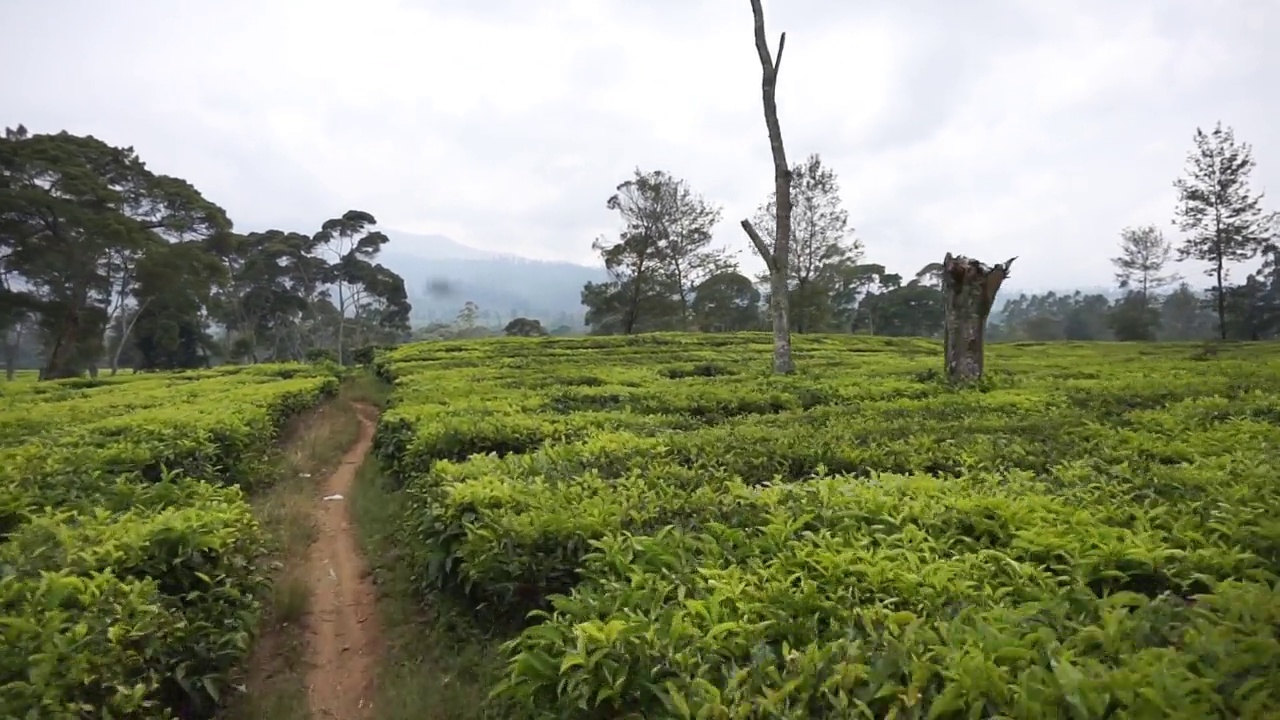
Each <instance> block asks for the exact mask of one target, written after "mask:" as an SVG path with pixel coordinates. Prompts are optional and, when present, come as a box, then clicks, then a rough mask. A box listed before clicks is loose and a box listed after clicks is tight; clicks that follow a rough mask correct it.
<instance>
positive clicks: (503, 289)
mask: <svg viewBox="0 0 1280 720" xmlns="http://www.w3.org/2000/svg"><path fill="white" fill-rule="evenodd" d="M387 236H388V237H390V238H391V242H390V243H388V244H387V246H386V249H385V250H383V252H382V254H381V255H380V256H379V262H381V263H382V264H383V265H386V266H387V267H389V268H391V269H392V270H393V271H395V272H396V273H397V274H399V275H400V276H401V277H403V278H404V282H405V287H406V289H407V290H408V292H409V301H410V302H411V303H413V315H412V321H413V324H414V325H425V324H427V323H430V322H436V321H442V322H448V321H451V320H453V319H454V317H456V316H457V313H458V310H459V309H460V308H461V307H462V306H463V304H465V303H466V302H467V301H468V300H470V301H472V302H474V303H476V305H478V306H479V307H480V311H481V322H483V323H484V324H486V325H497V324H502V323H504V322H506V321H507V320H510V319H511V318H512V317H517V316H524V317H531V318H536V319H538V320H541V321H542V322H543V324H544V325H548V326H554V325H570V326H572V327H575V328H577V327H581V326H582V316H583V313H584V312H585V308H583V307H582V303H581V300H580V298H581V292H582V286H583V285H585V284H586V283H588V282H593V281H594V282H598V281H600V280H603V279H604V278H605V272H604V269H603V268H598V267H588V266H585V265H577V264H575V263H568V262H548V261H542V260H533V259H530V258H525V257H521V256H518V255H510V254H499V253H488V252H485V251H483V250H477V249H475V248H471V247H468V246H466V245H463V244H461V243H458V242H456V241H454V240H451V239H449V238H447V237H444V236H443V235H415V234H412V233H403V232H398V231H387Z"/></svg>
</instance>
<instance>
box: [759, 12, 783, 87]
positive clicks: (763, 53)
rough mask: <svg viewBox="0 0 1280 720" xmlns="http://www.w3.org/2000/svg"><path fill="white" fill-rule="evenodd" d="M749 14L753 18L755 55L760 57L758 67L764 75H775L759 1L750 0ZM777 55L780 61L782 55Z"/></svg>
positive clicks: (774, 66) (775, 68)
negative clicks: (754, 23)
mask: <svg viewBox="0 0 1280 720" xmlns="http://www.w3.org/2000/svg"><path fill="white" fill-rule="evenodd" d="M751 14H752V15H754V16H755V22H756V54H757V55H759V56H760V67H762V68H763V69H764V72H765V75H773V74H776V73H777V65H776V64H775V63H774V61H773V54H772V53H770V52H769V41H768V40H766V39H765V37H764V8H762V7H760V0H751ZM778 55H779V58H778V59H782V58H781V55H782V54H781V53H779V54H778Z"/></svg>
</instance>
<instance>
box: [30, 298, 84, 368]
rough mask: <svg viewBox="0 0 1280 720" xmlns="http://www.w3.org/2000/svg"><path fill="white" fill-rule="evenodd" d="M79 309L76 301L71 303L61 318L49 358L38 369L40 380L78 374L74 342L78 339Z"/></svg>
mask: <svg viewBox="0 0 1280 720" xmlns="http://www.w3.org/2000/svg"><path fill="white" fill-rule="evenodd" d="M79 331H80V310H79V308H78V307H77V304H76V303H71V304H70V305H69V307H68V308H67V314H66V316H65V317H64V318H63V325H62V327H61V328H60V329H59V331H58V335H57V339H56V340H54V343H53V348H51V349H50V351H49V359H48V360H47V361H46V362H45V366H44V368H42V369H41V371H40V379H41V380H62V379H64V378H73V377H78V376H79V375H80V369H79V367H77V363H76V354H77V347H76V344H77V343H78V342H79V339H80V337H79V336H80V332H79Z"/></svg>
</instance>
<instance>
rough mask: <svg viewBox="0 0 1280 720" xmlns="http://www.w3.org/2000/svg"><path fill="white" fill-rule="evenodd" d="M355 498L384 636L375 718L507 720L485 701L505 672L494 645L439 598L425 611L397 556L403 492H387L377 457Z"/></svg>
mask: <svg viewBox="0 0 1280 720" xmlns="http://www.w3.org/2000/svg"><path fill="white" fill-rule="evenodd" d="M354 495H355V497H354V498H353V500H352V510H353V512H354V517H355V523H356V526H357V527H358V529H359V532H360V541H361V545H362V548H363V550H364V556H365V557H366V558H367V559H368V560H369V563H370V568H371V570H372V572H373V574H374V582H375V584H376V587H377V589H378V619H379V621H380V622H381V624H382V634H383V637H385V638H387V645H386V656H385V657H384V658H383V664H382V669H381V670H380V672H379V675H378V691H377V697H376V699H375V700H374V704H373V707H374V710H375V713H376V718H377V720H446V719H447V720H473V719H477V720H478V719H479V718H502V717H507V716H506V715H505V714H503V713H502V712H501V711H500V710H499V709H498V708H495V707H489V706H488V704H487V702H486V699H487V696H488V688H490V687H492V686H493V683H494V682H495V681H496V679H497V677H498V675H499V673H500V672H501V671H502V664H501V659H500V657H499V655H498V643H499V641H498V640H495V639H491V638H489V637H486V635H485V634H484V633H483V632H481V631H480V630H479V629H477V628H476V627H474V626H473V625H472V624H471V622H470V621H469V620H468V619H466V618H465V617H464V616H463V613H462V612H461V611H459V610H456V609H454V607H453V606H452V605H451V604H450V603H448V602H447V601H445V600H444V599H435V600H433V603H432V606H431V607H430V608H427V607H424V606H423V604H422V602H421V597H422V595H421V589H420V588H418V587H417V586H416V585H415V583H414V582H413V578H412V577H411V572H412V568H410V567H408V565H407V563H404V562H402V561H401V560H400V559H399V547H400V544H399V541H398V538H397V535H396V528H397V526H398V524H399V519H400V517H401V515H402V512H403V509H402V507H403V499H402V492H400V491H397V490H394V489H393V488H392V487H391V483H389V482H388V481H387V480H386V478H384V477H383V475H382V474H381V472H380V469H379V467H378V463H377V461H376V460H372V459H371V460H370V461H368V462H366V463H365V464H364V465H363V466H362V467H361V468H360V475H359V476H358V478H357V481H356V489H355V493H354Z"/></svg>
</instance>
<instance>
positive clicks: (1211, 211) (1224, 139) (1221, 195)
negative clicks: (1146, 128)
mask: <svg viewBox="0 0 1280 720" xmlns="http://www.w3.org/2000/svg"><path fill="white" fill-rule="evenodd" d="M1194 139H1195V145H1196V147H1195V150H1194V151H1193V152H1191V153H1189V154H1188V156H1187V169H1186V175H1185V176H1184V177H1181V178H1178V179H1176V180H1174V182H1173V186H1174V187H1175V188H1177V190H1178V205H1177V209H1176V214H1175V218H1174V221H1173V222H1174V224H1175V225H1176V226H1178V228H1179V229H1180V230H1182V231H1183V232H1185V233H1189V234H1188V236H1187V238H1186V240H1185V241H1184V242H1183V244H1182V245H1181V246H1180V247H1179V248H1178V260H1180V261H1181V260H1186V259H1188V258H1195V259H1197V260H1201V261H1204V262H1207V263H1209V268H1208V269H1207V270H1206V271H1205V274H1207V275H1210V276H1211V277H1213V278H1214V282H1215V285H1214V292H1215V300H1216V306H1217V313H1218V333H1219V336H1220V337H1221V338H1222V339H1223V340H1225V339H1227V295H1226V280H1227V277H1228V274H1229V268H1228V267H1227V264H1228V263H1232V262H1242V261H1245V260H1251V259H1253V258H1254V257H1256V256H1257V254H1258V253H1259V252H1260V251H1262V250H1263V249H1264V248H1266V247H1267V246H1268V245H1271V244H1273V243H1274V241H1275V233H1276V229H1275V228H1276V223H1277V220H1276V215H1275V214H1274V213H1264V212H1263V211H1262V205H1261V202H1262V198H1263V196H1264V195H1263V194H1262V193H1259V194H1257V195H1255V194H1253V192H1252V191H1251V190H1250V188H1249V173H1250V172H1251V171H1252V170H1253V168H1254V166H1255V162H1254V160H1253V149H1252V147H1251V146H1250V145H1249V144H1248V143H1237V142H1236V139H1235V133H1234V131H1233V130H1232V129H1231V128H1229V127H1228V128H1223V127H1222V123H1221V122H1219V123H1218V124H1217V126H1216V127H1215V128H1214V129H1213V131H1212V132H1210V133H1205V132H1204V131H1203V130H1201V129H1200V128H1196V132H1195V137H1194Z"/></svg>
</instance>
